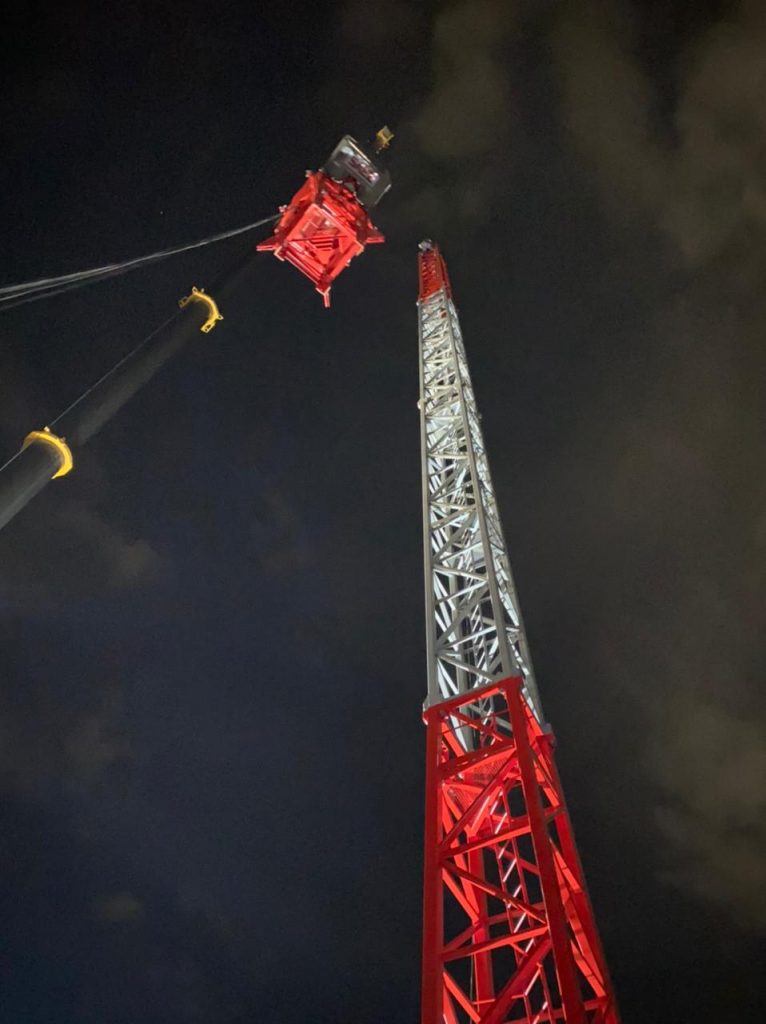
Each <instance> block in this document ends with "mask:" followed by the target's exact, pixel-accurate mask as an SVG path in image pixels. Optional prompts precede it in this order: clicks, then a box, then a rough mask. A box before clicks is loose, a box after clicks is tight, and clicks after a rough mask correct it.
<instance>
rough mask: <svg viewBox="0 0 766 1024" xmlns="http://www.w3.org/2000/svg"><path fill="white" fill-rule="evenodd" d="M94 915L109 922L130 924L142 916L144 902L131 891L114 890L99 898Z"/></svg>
mask: <svg viewBox="0 0 766 1024" xmlns="http://www.w3.org/2000/svg"><path fill="white" fill-rule="evenodd" d="M95 912H96V917H97V918H98V919H99V920H101V921H107V922H108V923H109V924H131V923H133V922H135V921H140V920H141V919H142V918H143V916H144V904H143V902H142V901H141V900H140V899H138V897H137V896H134V894H133V893H132V892H115V893H112V894H111V895H109V896H105V897H104V898H103V899H102V900H99V901H98V902H97V904H96V907H95Z"/></svg>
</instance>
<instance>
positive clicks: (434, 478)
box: [418, 242, 619, 1024]
mask: <svg viewBox="0 0 766 1024" xmlns="http://www.w3.org/2000/svg"><path fill="white" fill-rule="evenodd" d="M419 269H420V300H419V303H418V309H419V327H420V401H419V406H420V419H421V446H422V463H423V535H424V546H425V584H426V615H427V620H426V635H427V652H428V697H427V700H426V703H425V712H424V718H425V721H426V727H427V740H426V814H425V819H426V820H425V855H424V868H425V870H424V900H423V1009H422V1024H554V1022H562V1021H563V1022H565V1024H619V1019H618V1015H617V1010H616V1006H615V1002H614V997H613V993H612V989H611V984H610V981H609V976H608V972H607V969H606V964H605V961H604V956H603V951H602V949H601V945H600V941H599V937H598V932H597V929H596V924H595V921H594V918H593V912H592V909H591V906H590V901H589V899H588V895H587V891H586V888H585V881H584V877H583V873H582V868H581V865H580V861H579V857H578V855H577V849H576V846H575V841H574V836H573V834H572V828H571V824H570V821H569V814H568V812H567V808H566V803H565V801H564V795H563V792H562V789H561V784H560V781H559V778H558V775H557V772H556V766H555V763H554V758H553V736H552V733H551V731H550V729H549V728H547V726H546V725H545V723H544V720H543V716H542V711H541V707H540V700H539V696H538V693H537V686H536V683H535V678H534V673H533V671H532V662H531V659H530V656H529V650H528V647H527V642H526V637H525V634H524V625H523V622H522V618H521V612H520V609H519V602H518V598H517V595H516V590H515V587H514V583H513V577H512V575H511V569H510V562H509V559H508V552H507V549H506V545H505V541H504V539H503V532H502V527H501V524H500V518H499V515H498V511H497V504H496V501H495V495H494V491H493V487H492V480H491V477H490V473H489V465H488V461H487V456H486V451H485V448H484V440H483V437H482V432H481V427H480V418H479V414H478V412H477V408H476V401H475V398H474V393H473V387H472V385H471V378H470V375H469V372H468V364H467V361H466V355H465V349H464V347H463V340H462V336H461V333H460V324H459V321H458V316H457V312H456V310H455V306H454V304H453V301H452V292H451V288H450V283H449V278H448V275H447V268H446V265H445V263H444V260H443V258H442V256H441V254H440V253H439V250H438V248H437V247H436V246H435V245H433V244H432V243H431V242H423V243H421V246H420V255H419Z"/></svg>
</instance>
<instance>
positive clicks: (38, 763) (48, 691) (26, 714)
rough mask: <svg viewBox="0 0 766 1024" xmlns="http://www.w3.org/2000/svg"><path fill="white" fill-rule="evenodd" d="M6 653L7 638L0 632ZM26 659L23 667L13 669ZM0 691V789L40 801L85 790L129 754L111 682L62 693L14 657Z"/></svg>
mask: <svg viewBox="0 0 766 1024" xmlns="http://www.w3.org/2000/svg"><path fill="white" fill-rule="evenodd" d="M3 640H4V646H5V649H6V652H8V649H9V647H12V644H13V641H12V639H11V637H10V634H9V632H7V631H6V632H5V633H4V636H3ZM24 663H26V664H27V666H28V668H27V670H26V671H19V667H20V665H21V664H24ZM19 667H17V669H16V672H17V674H16V676H15V677H13V678H7V679H6V684H5V687H4V688H3V690H2V692H0V787H2V792H3V793H5V794H17V795H22V796H24V797H25V798H27V799H33V800H39V799H43V798H44V796H45V794H47V793H49V792H54V793H56V792H61V791H69V792H75V791H76V792H87V791H92V790H93V789H94V788H95V787H97V786H98V785H99V784H100V783H101V782H102V781H103V780H104V778H105V777H106V775H107V773H108V772H109V770H110V769H112V768H113V767H114V766H116V765H120V764H122V763H126V762H129V761H130V759H131V757H132V752H131V747H130V743H129V742H128V740H127V737H126V735H125V730H124V724H123V720H122V696H121V690H120V688H119V687H118V686H117V685H116V684H115V683H106V684H103V685H101V686H98V685H97V686H92V687H91V686H88V684H85V685H84V686H81V687H79V688H78V690H77V692H76V694H75V693H73V692H72V691H71V690H70V691H69V692H68V693H65V692H63V691H62V690H61V689H60V688H59V687H58V686H57V685H56V684H57V681H56V679H55V677H54V678H50V677H48V676H46V675H43V674H41V673H39V672H36V671H35V667H34V660H33V658H31V657H29V656H27V658H26V659H24V661H22V660H21V659H20V661H19Z"/></svg>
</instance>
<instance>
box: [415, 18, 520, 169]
mask: <svg viewBox="0 0 766 1024" xmlns="http://www.w3.org/2000/svg"><path fill="white" fill-rule="evenodd" d="M516 21H517V4H515V3H511V2H507V0H458V2H456V3H448V4H445V5H444V8H443V9H442V10H440V11H439V12H438V13H437V15H436V17H435V19H434V22H433V24H432V27H431V38H430V61H431V66H432V75H433V85H432V88H431V90H430V92H429V93H428V95H427V96H426V98H425V100H424V102H423V104H422V106H421V108H420V110H419V111H418V112H417V114H416V115H415V131H416V135H417V138H418V141H419V144H420V146H421V148H422V150H423V152H424V153H425V154H426V155H427V156H430V157H434V158H435V159H437V160H452V159H455V158H461V157H474V158H479V157H482V156H485V155H486V154H487V153H489V152H491V151H492V150H493V149H494V148H495V147H496V145H497V143H498V139H499V138H503V137H504V136H505V133H506V131H507V127H508V121H509V120H510V116H511V79H510V66H509V61H508V59H507V52H506V50H505V44H506V42H507V40H508V37H509V35H510V32H511V29H512V28H513V27H514V26H515V24H516Z"/></svg>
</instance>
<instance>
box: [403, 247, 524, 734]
mask: <svg viewBox="0 0 766 1024" xmlns="http://www.w3.org/2000/svg"><path fill="white" fill-rule="evenodd" d="M419 314H420V316H419V327H420V402H419V405H420V413H421V417H420V423H421V457H422V466H423V529H424V543H425V573H426V632H427V638H426V643H427V654H428V704H429V705H431V704H435V703H437V702H438V701H441V700H445V699H449V698H451V697H455V696H457V695H458V694H463V693H467V692H468V691H469V690H472V689H475V688H476V687H478V686H482V685H483V684H485V683H490V682H493V681H494V680H496V679H503V678H507V677H508V676H516V675H520V676H521V677H522V678H523V680H524V696H525V698H526V700H527V701H528V703H529V706H530V708H531V709H532V711H533V713H534V714H535V716H536V717H537V718H538V720H539V721H542V710H541V707H540V698H539V696H538V693H537V686H536V684H535V678H534V673H533V671H532V661H531V658H530V655H529V648H528V646H527V640H526V636H525V634H524V625H523V622H522V618H521V612H520V610H519V602H518V598H517V596H516V589H515V587H514V583H513V576H512V574H511V566H510V562H509V560H508V551H507V548H506V545H505V540H504V538H503V530H502V526H501V524H500V517H499V515H498V512H497V503H496V501H495V494H494V490H493V487H492V478H491V476H490V472H489V463H488V461H487V455H486V451H485V448H484V438H483V436H482V432H481V426H480V419H479V413H478V410H477V408H476V399H475V397H474V393H473V385H472V384H471V377H470V374H469V372H468V363H467V361H466V355H465V349H464V347H463V339H462V335H461V333H460V322H459V320H458V316H457V312H456V310H455V306H454V303H453V301H452V293H451V289H450V284H449V278H448V276H447V268H446V266H445V263H444V259H443V258H442V256H441V254H440V253H439V251H438V249H437V248H436V247H435V246H433V245H432V244H431V243H430V242H423V243H421V252H420V302H419Z"/></svg>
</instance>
